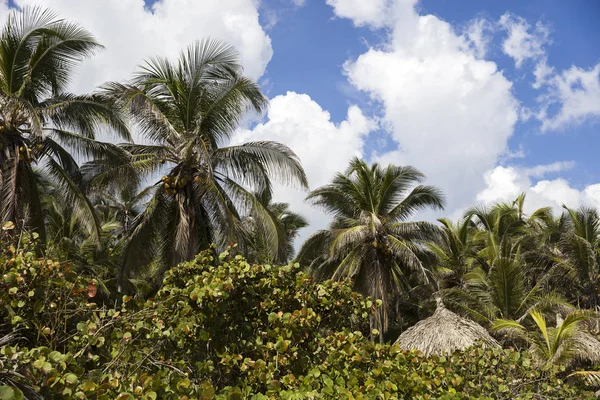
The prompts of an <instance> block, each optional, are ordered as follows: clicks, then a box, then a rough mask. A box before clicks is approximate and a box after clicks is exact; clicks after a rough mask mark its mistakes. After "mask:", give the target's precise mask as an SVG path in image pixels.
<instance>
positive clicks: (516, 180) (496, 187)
mask: <svg viewBox="0 0 600 400" xmlns="http://www.w3.org/2000/svg"><path fill="white" fill-rule="evenodd" d="M571 166H572V163H570V162H567V163H560V162H559V163H554V164H549V165H541V166H537V167H534V168H529V169H522V168H517V167H513V166H509V167H503V166H498V167H496V168H494V169H492V170H490V171H488V172H487V173H486V174H485V183H486V188H485V189H484V190H482V191H481V192H480V193H479V194H478V195H477V200H478V201H480V202H483V203H484V204H486V205H490V204H493V203H495V202H499V201H513V200H514V199H515V198H517V196H519V195H520V194H521V193H525V194H526V196H527V201H526V202H525V210H526V212H531V211H533V210H536V209H538V208H541V207H547V206H550V207H552V208H554V209H555V210H557V211H560V208H561V207H562V205H563V204H564V205H566V206H567V207H571V208H577V207H580V206H582V205H589V206H594V207H599V206H600V184H593V185H589V186H586V187H585V188H584V189H583V190H578V189H577V188H574V187H572V186H571V184H570V183H569V182H568V181H567V180H565V179H563V178H556V179H553V180H547V179H545V180H539V181H537V182H534V181H533V180H532V179H531V178H533V177H541V176H542V175H543V173H547V172H559V171H561V170H563V169H564V168H570V167H571Z"/></svg>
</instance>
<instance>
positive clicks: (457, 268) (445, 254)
mask: <svg viewBox="0 0 600 400" xmlns="http://www.w3.org/2000/svg"><path fill="white" fill-rule="evenodd" d="M438 221H439V222H440V223H441V224H442V227H441V229H442V232H441V237H440V239H439V241H438V242H429V243H427V246H428V247H429V249H430V250H431V251H432V252H433V253H434V254H435V256H436V258H437V260H436V262H437V272H438V274H439V278H438V280H439V282H440V284H441V286H442V287H445V288H452V287H462V286H463V284H464V276H465V274H466V273H468V272H469V271H471V270H472V268H473V263H474V262H475V261H474V258H475V253H476V252H475V251H474V246H473V243H472V239H473V235H474V233H475V232H476V227H475V224H474V223H473V221H472V220H471V219H470V218H463V219H462V220H461V221H459V222H458V223H456V224H454V223H452V221H450V220H449V219H446V218H441V219H439V220H438Z"/></svg>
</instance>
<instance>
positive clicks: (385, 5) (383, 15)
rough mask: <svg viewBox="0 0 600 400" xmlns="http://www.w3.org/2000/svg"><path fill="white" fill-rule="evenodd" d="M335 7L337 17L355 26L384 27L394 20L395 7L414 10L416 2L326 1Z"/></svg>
mask: <svg viewBox="0 0 600 400" xmlns="http://www.w3.org/2000/svg"><path fill="white" fill-rule="evenodd" d="M326 1H327V4H329V5H330V6H331V7H333V11H334V13H335V15H336V16H338V17H340V18H348V19H351V20H352V22H353V23H354V25H356V26H364V25H371V26H372V27H375V28H379V27H382V26H384V25H386V24H388V23H390V22H391V21H393V19H390V17H391V11H392V9H393V8H394V7H398V6H404V7H410V8H411V9H412V7H413V5H414V4H415V3H416V1H415V0H398V1H397V2H396V3H397V4H394V2H393V1H390V0H368V1H365V0H326Z"/></svg>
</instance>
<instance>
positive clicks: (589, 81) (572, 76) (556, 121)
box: [538, 64, 600, 131]
mask: <svg viewBox="0 0 600 400" xmlns="http://www.w3.org/2000/svg"><path fill="white" fill-rule="evenodd" d="M545 85H546V86H547V88H548V93H547V94H546V95H545V96H543V97H542V109H541V111H540V113H539V114H538V119H539V120H540V121H542V131H550V130H560V129H564V128H565V127H567V126H569V125H576V124H581V123H583V122H585V121H586V120H588V119H591V118H598V117H600V64H596V66H594V67H593V68H591V69H588V70H586V69H583V68H579V67H576V66H572V67H571V68H569V69H567V70H565V71H563V72H562V73H561V74H556V75H554V76H552V77H551V78H549V79H546V82H545ZM554 104H557V105H559V110H558V111H557V112H556V113H555V114H554V115H548V107H549V106H550V105H554Z"/></svg>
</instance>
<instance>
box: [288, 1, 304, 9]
mask: <svg viewBox="0 0 600 400" xmlns="http://www.w3.org/2000/svg"><path fill="white" fill-rule="evenodd" d="M291 1H292V3H293V4H294V5H295V6H296V7H304V6H305V5H306V0H291Z"/></svg>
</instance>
